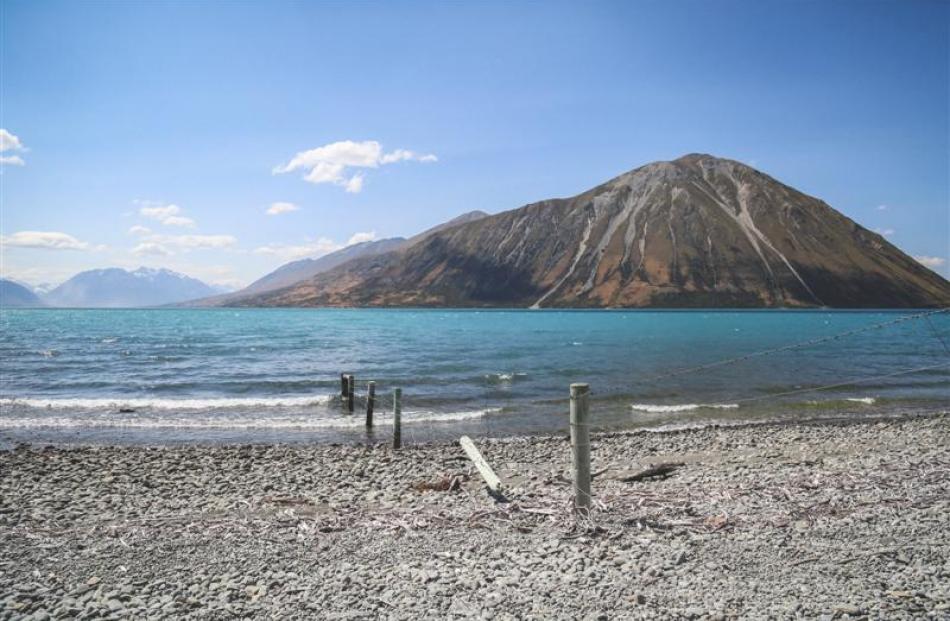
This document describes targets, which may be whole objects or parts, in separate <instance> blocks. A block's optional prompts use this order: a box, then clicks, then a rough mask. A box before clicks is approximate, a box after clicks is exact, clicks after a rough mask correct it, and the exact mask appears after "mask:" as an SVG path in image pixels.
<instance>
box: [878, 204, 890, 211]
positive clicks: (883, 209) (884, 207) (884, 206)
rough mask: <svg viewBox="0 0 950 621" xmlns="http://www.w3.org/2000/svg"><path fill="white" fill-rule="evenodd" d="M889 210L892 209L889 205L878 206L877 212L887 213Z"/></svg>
mask: <svg viewBox="0 0 950 621" xmlns="http://www.w3.org/2000/svg"><path fill="white" fill-rule="evenodd" d="M888 209H890V208H889V207H888V206H887V205H878V206H877V210H878V211H887V210H888Z"/></svg>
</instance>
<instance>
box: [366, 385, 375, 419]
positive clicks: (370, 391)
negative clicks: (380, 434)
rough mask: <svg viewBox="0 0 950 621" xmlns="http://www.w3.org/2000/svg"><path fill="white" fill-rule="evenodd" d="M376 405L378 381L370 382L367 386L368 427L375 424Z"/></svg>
mask: <svg viewBox="0 0 950 621" xmlns="http://www.w3.org/2000/svg"><path fill="white" fill-rule="evenodd" d="M375 405H376V382H370V383H369V384H368V385H367V388H366V428H367V429H369V428H371V427H372V426H373V406H375Z"/></svg>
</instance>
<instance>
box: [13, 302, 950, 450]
mask: <svg viewBox="0 0 950 621" xmlns="http://www.w3.org/2000/svg"><path fill="white" fill-rule="evenodd" d="M913 314H917V313H916V312H915V311H906V310H905V311H861V312H851V311H825V310H815V311H776V310H770V311H707V310H695V311H643V310H637V311H620V310H612V311H521V310H412V309H401V310H381V309H362V310H348V309H200V310H194V309H188V310H185V309H182V310H166V309H155V310H52V309H48V310H47V309H44V310H12V309H4V310H3V311H2V312H0V360H2V371H3V372H2V379H0V442H2V443H4V444H10V443H13V442H16V441H31V442H80V443H86V442H91V443H120V444H125V443H131V444H138V443H145V444H154V443H181V442H184V443H188V442H202V443H204V442H294V441H304V442H312V441H324V442H363V441H382V440H387V439H388V433H389V426H390V424H391V414H390V412H391V391H392V389H393V388H394V387H396V386H401V387H402V388H403V393H404V399H403V410H404V423H405V427H404V432H403V435H404V438H405V440H406V441H407V442H410V443H412V442H425V441H434V440H441V439H448V438H451V437H457V436H458V435H459V434H462V433H466V434H470V435H476V436H504V435H523V434H535V433H556V432H561V431H564V430H565V429H566V423H567V389H568V385H569V384H570V383H571V382H588V383H590V385H591V388H592V391H593V396H592V403H591V412H592V424H593V425H594V426H595V427H597V428H603V429H622V428H638V427H646V428H655V429H663V428H670V427H680V426H693V425H703V424H712V423H736V422H747V421H759V420H787V421H796V420H811V419H816V418H819V419H820V418H824V417H834V418H842V417H844V418H848V417H875V416H890V415H900V414H902V413H906V412H926V411H937V410H940V409H945V408H946V407H947V404H948V403H950V353H948V350H947V349H946V346H945V344H944V343H945V342H948V341H950V315H948V314H947V313H940V314H933V315H929V316H927V317H919V318H916V319H909V320H906V321H898V320H900V319H902V318H903V317H906V316H908V315H913ZM878 324H887V325H883V326H880V327H877V328H873V329H866V328H870V327H871V326H876V325H878ZM855 330H858V331H859V332H857V333H854V334H850V335H846V336H842V337H840V338H837V339H833V340H827V337H831V336H833V335H838V334H842V333H846V332H851V331H855ZM941 339H942V340H943V341H941ZM810 340H817V341H820V342H815V343H813V344H811V345H808V346H805V347H801V348H794V349H786V350H783V351H778V352H776V353H772V354H769V355H763V356H752V357H749V358H744V359H741V360H737V361H734V362H730V363H728V364H722V365H718V366H713V367H711V368H703V369H695V367H697V366H703V365H708V364H712V363H716V362H717V361H721V360H731V359H734V358H743V357H746V356H749V355H750V354H754V353H755V352H760V351H762V350H769V349H774V348H783V347H786V346H788V345H792V344H796V343H801V342H803V341H810ZM687 368H688V369H693V370H691V371H688V372H681V371H682V370H683V369H687ZM913 369H918V370H916V371H914V372H911V373H904V371H908V370H913ZM344 371H346V372H351V373H354V374H355V375H356V378H357V382H358V386H357V396H358V403H357V406H356V413H355V414H354V415H348V414H346V413H345V412H344V409H343V407H342V403H341V401H340V399H339V397H338V393H339V388H340V380H339V374H340V373H341V372H344ZM370 379H372V380H375V381H376V384H377V395H378V396H377V406H376V416H375V421H376V428H375V429H374V430H373V431H372V432H370V433H367V431H366V429H365V425H364V419H363V415H362V409H363V407H364V406H363V400H362V395H363V394H364V393H365V390H366V388H365V382H366V381H367V380H370ZM830 385H834V387H833V388H829V389H825V390H814V389H815V388H820V387H826V386H830Z"/></svg>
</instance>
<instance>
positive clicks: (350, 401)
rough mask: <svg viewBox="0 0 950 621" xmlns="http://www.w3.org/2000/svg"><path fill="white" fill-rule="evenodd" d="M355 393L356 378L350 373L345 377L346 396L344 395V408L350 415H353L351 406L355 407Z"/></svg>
mask: <svg viewBox="0 0 950 621" xmlns="http://www.w3.org/2000/svg"><path fill="white" fill-rule="evenodd" d="M355 391H356V378H355V377H354V376H353V374H352V373H350V374H349V375H348V376H347V394H346V408H347V409H348V410H349V411H350V414H352V413H353V406H354V405H355V403H354V402H355V401H356V399H354V398H353V397H354V394H353V393H354V392H355Z"/></svg>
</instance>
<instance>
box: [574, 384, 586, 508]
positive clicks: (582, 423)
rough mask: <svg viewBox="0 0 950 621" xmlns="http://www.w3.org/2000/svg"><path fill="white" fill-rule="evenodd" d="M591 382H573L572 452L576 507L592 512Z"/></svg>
mask: <svg viewBox="0 0 950 621" xmlns="http://www.w3.org/2000/svg"><path fill="white" fill-rule="evenodd" d="M589 396H590V385H589V384H571V454H572V456H573V464H572V465H573V470H574V508H575V510H577V511H578V512H579V513H585V514H586V513H590V428H589V426H588V397H589Z"/></svg>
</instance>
